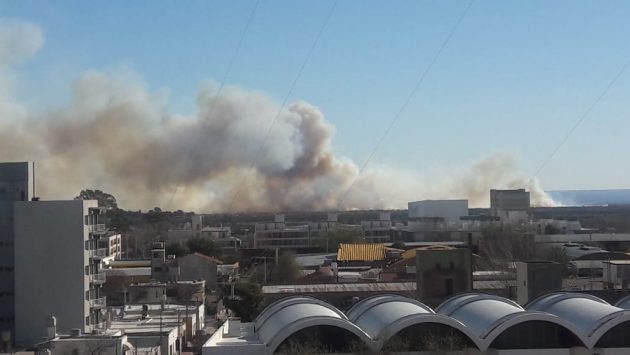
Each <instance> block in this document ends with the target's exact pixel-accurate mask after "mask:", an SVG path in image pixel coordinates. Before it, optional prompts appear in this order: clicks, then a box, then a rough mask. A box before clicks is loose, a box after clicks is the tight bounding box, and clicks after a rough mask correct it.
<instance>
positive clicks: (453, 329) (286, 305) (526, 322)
mask: <svg viewBox="0 0 630 355" xmlns="http://www.w3.org/2000/svg"><path fill="white" fill-rule="evenodd" d="M628 304H630V301H628V299H622V300H621V301H620V302H618V303H617V306H613V305H610V304H609V303H607V302H605V301H603V300H601V299H599V298H597V297H594V296H591V295H586V294H579V293H568V292H558V293H551V294H547V295H544V296H541V297H539V298H538V299H536V300H534V301H533V302H531V303H530V304H528V305H526V306H525V307H523V306H520V305H519V304H517V303H515V302H513V301H511V300H508V299H506V298H502V297H498V296H492V295H487V294H482V293H467V294H461V295H457V296H455V297H452V298H450V299H448V300H446V301H445V302H444V303H442V304H441V305H440V306H438V307H437V308H436V309H432V308H430V307H428V306H426V305H424V304H423V303H421V302H418V301H416V300H413V299H410V298H406V297H403V296H400V295H393V294H382V295H376V296H372V297H368V298H365V299H363V300H362V301H360V302H358V303H356V304H355V305H354V306H353V307H352V308H351V309H350V310H349V311H348V312H346V313H345V314H344V313H343V312H341V311H340V310H338V309H337V308H335V307H334V306H332V305H330V304H328V303H326V302H324V301H321V300H318V299H316V298H313V297H308V296H291V297H285V298H282V299H280V300H278V301H276V302H274V303H272V304H271V305H269V306H267V308H265V310H263V311H262V312H261V314H260V315H259V316H258V317H257V318H256V319H255V320H254V322H252V323H243V324H242V323H240V322H239V321H234V322H230V321H228V322H227V323H226V324H224V325H223V326H222V327H221V328H220V329H219V330H218V331H217V332H215V334H214V335H213V336H212V337H211V338H210V339H209V340H208V341H207V342H206V344H204V346H203V347H204V353H206V351H208V352H207V353H208V354H214V353H219V352H213V351H212V350H213V349H217V348H219V347H229V350H228V349H225V352H221V353H230V354H241V355H248V354H260V355H263V354H273V353H274V352H275V351H276V350H278V349H279V347H281V345H282V344H285V342H286V341H287V340H288V339H290V338H291V337H293V336H294V335H295V334H300V333H301V331H302V330H305V329H311V328H312V327H331V328H334V329H336V330H335V331H334V332H333V333H330V334H329V337H325V338H320V339H319V341H321V342H324V343H326V342H330V343H331V344H333V343H335V342H339V341H348V340H347V339H348V338H344V337H342V336H339V337H336V335H337V334H343V333H346V334H350V335H352V337H353V338H354V339H355V340H357V341H359V342H360V343H362V344H363V345H364V346H365V348H367V349H369V350H370V351H372V352H374V353H379V352H380V351H381V350H383V349H386V348H387V345H388V344H390V342H389V341H390V340H393V339H395V338H396V337H397V336H398V334H400V333H404V331H405V330H408V329H411V330H413V331H414V333H413V334H415V332H416V331H419V329H427V330H428V329H439V328H440V327H441V328H442V329H450V332H448V333H446V334H459V335H458V336H460V337H462V340H463V341H464V342H465V344H464V347H467V348H472V349H477V350H480V351H486V350H488V349H534V348H540V349H550V348H556V349H558V348H559V349H568V348H586V349H589V350H590V349H593V348H595V347H597V348H598V349H600V350H601V349H606V348H622V349H624V348H625V349H627V348H629V347H630V340H628V339H627V338H628V337H627V334H626V332H625V329H626V328H625V327H626V325H625V324H627V322H629V321H630V310H628V309H626V308H625V307H626V306H627V305H628ZM622 307H623V308H622ZM436 325H437V328H436ZM423 327H424V328H423ZM522 332H527V336H519V335H518V334H521V333H522ZM302 333H303V332H302ZM331 337H335V339H331ZM298 339H299V338H298ZM421 341H422V340H421ZM394 344H395V343H394ZM323 345H328V344H323ZM415 346H417V345H415ZM532 346H533V347H532ZM406 350H407V351H408V350H409V349H406ZM416 350H418V349H416ZM602 353H603V352H602Z"/></svg>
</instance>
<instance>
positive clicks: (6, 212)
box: [0, 162, 33, 352]
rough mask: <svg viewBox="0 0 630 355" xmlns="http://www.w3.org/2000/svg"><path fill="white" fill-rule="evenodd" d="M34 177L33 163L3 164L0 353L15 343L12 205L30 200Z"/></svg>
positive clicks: (0, 177)
mask: <svg viewBox="0 0 630 355" xmlns="http://www.w3.org/2000/svg"><path fill="white" fill-rule="evenodd" d="M31 177H32V166H31V164H30V163H27V162H22V163H0V352H2V351H8V350H9V349H10V347H11V343H12V342H13V340H14V339H15V337H14V319H15V313H14V303H15V289H14V282H15V280H14V276H15V264H14V260H15V257H14V243H15V238H14V236H15V235H14V231H13V221H14V210H13V203H14V202H15V201H29V200H30V199H31V197H32V193H33V191H32V188H31V186H32V185H31V182H32V180H31Z"/></svg>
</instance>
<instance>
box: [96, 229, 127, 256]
mask: <svg viewBox="0 0 630 355" xmlns="http://www.w3.org/2000/svg"><path fill="white" fill-rule="evenodd" d="M97 246H98V249H97V252H98V253H101V254H103V255H102V257H105V258H108V259H109V260H120V258H121V257H122V244H121V237H120V234H114V233H108V234H106V235H103V236H101V237H100V238H99V239H98V243H97Z"/></svg>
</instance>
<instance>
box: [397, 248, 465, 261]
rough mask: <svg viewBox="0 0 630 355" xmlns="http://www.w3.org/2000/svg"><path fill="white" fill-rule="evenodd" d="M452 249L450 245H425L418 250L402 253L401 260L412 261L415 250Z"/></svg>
mask: <svg viewBox="0 0 630 355" xmlns="http://www.w3.org/2000/svg"><path fill="white" fill-rule="evenodd" d="M453 249H455V248H454V247H452V246H450V245H439V244H438V245H426V246H422V247H419V248H414V249H409V250H407V251H406V252H404V253H402V258H403V259H413V258H415V257H416V250H453Z"/></svg>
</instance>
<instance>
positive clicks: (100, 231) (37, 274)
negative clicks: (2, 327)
mask: <svg viewBox="0 0 630 355" xmlns="http://www.w3.org/2000/svg"><path fill="white" fill-rule="evenodd" d="M14 206H15V339H16V344H17V345H18V346H32V345H33V344H36V343H38V342H40V341H41V340H42V339H43V337H45V336H46V333H47V319H49V317H51V316H54V317H55V318H56V319H57V329H58V331H59V332H60V333H62V334H69V333H70V332H71V331H72V329H80V330H81V331H82V332H83V333H91V332H92V331H93V330H96V329H103V328H104V326H105V324H104V317H103V313H102V310H104V308H105V306H106V300H105V297H102V295H101V290H100V289H101V285H102V284H103V283H104V282H105V274H104V273H103V272H102V271H101V270H100V260H101V258H102V254H101V252H99V249H98V247H97V246H98V239H99V237H100V236H101V235H104V234H106V233H107V230H106V228H105V225H103V224H99V214H100V210H99V208H98V205H97V201H84V200H71V201H29V202H16V203H15V204H14Z"/></svg>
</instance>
